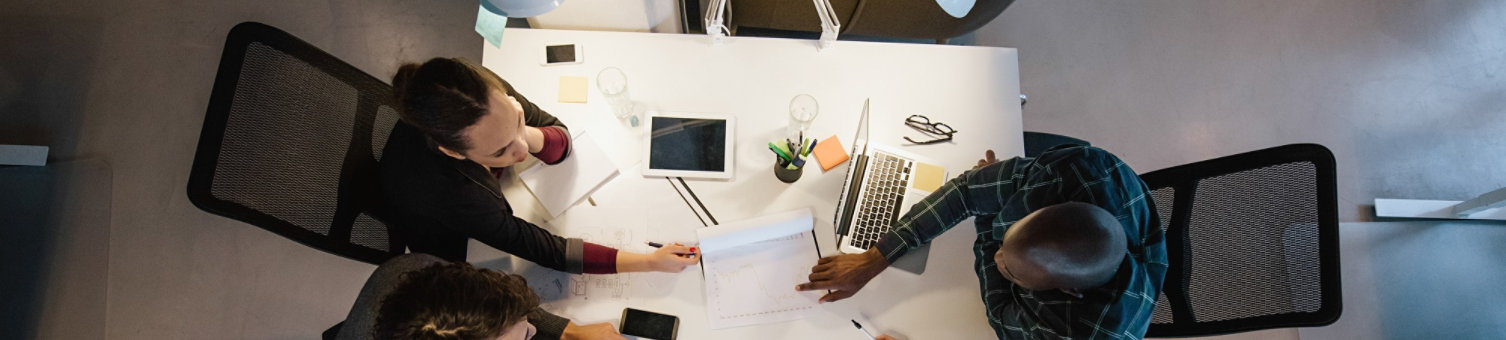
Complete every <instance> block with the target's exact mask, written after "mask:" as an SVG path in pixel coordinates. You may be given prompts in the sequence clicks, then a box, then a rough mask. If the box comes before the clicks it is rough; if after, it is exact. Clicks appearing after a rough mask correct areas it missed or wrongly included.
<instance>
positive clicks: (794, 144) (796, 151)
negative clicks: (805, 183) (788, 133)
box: [769, 133, 816, 183]
mask: <svg viewBox="0 0 1506 340" xmlns="http://www.w3.org/2000/svg"><path fill="white" fill-rule="evenodd" d="M798 139H799V140H798V141H796V140H789V139H785V140H781V141H773V142H769V151H770V152H773V153H774V177H775V178H778V179H779V181H781V182H785V183H795V181H796V180H799V179H800V174H801V173H802V172H803V170H805V163H806V160H808V159H809V158H810V156H811V151H812V150H814V149H815V148H816V140H814V139H805V136H804V134H803V133H802V134H801V136H799V137H798Z"/></svg>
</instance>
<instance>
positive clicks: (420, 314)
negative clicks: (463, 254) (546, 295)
mask: <svg viewBox="0 0 1506 340" xmlns="http://www.w3.org/2000/svg"><path fill="white" fill-rule="evenodd" d="M538 305H539V298H538V296H537V295H534V293H533V290H531V289H530V288H528V283H527V281H526V280H524V279H523V277H522V276H518V275H507V274H502V273H499V272H495V271H491V270H486V269H479V268H476V267H472V266H471V265H470V264H469V263H465V262H459V263H443V264H435V265H432V266H429V267H426V268H424V269H420V270H417V271H413V272H409V273H406V274H403V276H402V279H401V283H399V284H398V285H397V287H396V288H393V290H392V292H391V293H389V294H387V297H386V298H384V299H382V302H381V307H380V308H379V309H378V311H377V318H376V327H374V328H373V334H372V337H374V338H376V339H405V340H407V339H413V340H418V339H424V340H428V339H435V340H437V339H490V338H493V337H496V336H498V335H501V334H502V332H503V331H505V330H507V328H508V327H512V326H514V325H517V324H518V322H523V321H525V320H526V319H527V316H528V313H529V311H531V310H533V309H534V308H535V307H538Z"/></svg>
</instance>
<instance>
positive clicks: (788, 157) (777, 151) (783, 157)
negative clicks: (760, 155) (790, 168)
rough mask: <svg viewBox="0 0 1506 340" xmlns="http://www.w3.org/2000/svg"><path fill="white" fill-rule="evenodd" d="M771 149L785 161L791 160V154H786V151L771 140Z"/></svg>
mask: <svg viewBox="0 0 1506 340" xmlns="http://www.w3.org/2000/svg"><path fill="white" fill-rule="evenodd" d="M769 150H773V151H774V155H776V156H779V159H781V160H783V161H785V162H789V161H790V155H789V154H786V153H785V152H784V151H780V150H779V147H778V146H775V145H774V142H769Z"/></svg>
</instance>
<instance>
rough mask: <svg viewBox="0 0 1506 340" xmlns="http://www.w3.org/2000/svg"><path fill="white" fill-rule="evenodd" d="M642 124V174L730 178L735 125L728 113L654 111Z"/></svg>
mask: <svg viewBox="0 0 1506 340" xmlns="http://www.w3.org/2000/svg"><path fill="white" fill-rule="evenodd" d="M644 126H645V127H646V128H647V129H648V133H646V134H644V135H645V136H646V137H645V138H647V139H648V140H647V141H645V143H643V145H644V146H645V148H647V150H645V151H644V152H643V155H644V156H643V158H644V159H643V175H644V176H664V177H691V178H715V179H730V178H732V168H733V167H732V164H733V163H732V158H733V157H732V156H733V154H734V153H733V149H732V141H734V140H736V139H733V132H734V131H737V124H736V121H735V120H733V119H732V117H731V116H727V115H716V114H706V113H688V112H654V113H649V114H648V124H644Z"/></svg>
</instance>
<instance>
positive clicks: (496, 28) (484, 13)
mask: <svg viewBox="0 0 1506 340" xmlns="http://www.w3.org/2000/svg"><path fill="white" fill-rule="evenodd" d="M487 6H490V4H488V3H487V2H486V1H482V2H481V8H480V9H479V10H477V11H476V34H480V35H481V37H482V38H486V42H488V43H491V44H492V47H502V31H503V30H506V29H507V17H504V16H502V15H501V14H497V13H496V11H492V10H489V9H487V8H486V7H487Z"/></svg>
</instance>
